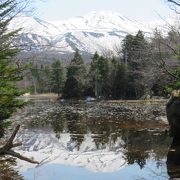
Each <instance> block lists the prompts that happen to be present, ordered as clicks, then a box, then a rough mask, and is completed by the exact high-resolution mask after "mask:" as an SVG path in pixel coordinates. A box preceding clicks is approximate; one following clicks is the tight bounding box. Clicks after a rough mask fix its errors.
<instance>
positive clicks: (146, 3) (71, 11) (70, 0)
mask: <svg viewBox="0 0 180 180" xmlns="http://www.w3.org/2000/svg"><path fill="white" fill-rule="evenodd" d="M165 2H166V0H34V3H33V7H34V8H35V9H36V10H35V12H34V16H37V17H39V18H41V19H43V20H61V19H66V18H71V17H75V16H81V15H84V14H86V13H89V12H91V11H100V10H110V11H115V12H118V13H120V14H122V15H125V16H127V17H129V18H131V19H133V20H137V21H151V20H152V21H153V20H155V19H158V18H160V17H159V16H158V14H160V15H161V16H162V17H163V18H166V17H169V16H170V14H171V13H172V11H171V10H170V9H169V7H168V4H167V3H165Z"/></svg>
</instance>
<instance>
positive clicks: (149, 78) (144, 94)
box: [29, 26, 180, 99]
mask: <svg viewBox="0 0 180 180" xmlns="http://www.w3.org/2000/svg"><path fill="white" fill-rule="evenodd" d="M179 41H180V36H179V32H178V26H177V27H175V26H173V27H172V26H170V27H169V30H168V32H166V34H162V33H161V32H160V31H158V30H157V29H156V30H154V34H153V36H152V37H146V35H145V33H144V32H142V31H141V30H139V31H138V32H137V33H136V34H135V35H132V34H128V35H127V36H126V37H125V38H124V39H123V41H122V47H115V50H116V52H117V53H118V55H114V54H112V53H111V54H108V52H104V53H103V55H100V54H99V53H98V52H95V53H94V55H92V58H91V61H90V62H87V60H86V59H83V57H82V56H81V54H80V52H79V51H78V49H76V52H75V53H74V55H73V58H72V59H71V60H70V63H69V64H67V65H64V63H62V61H61V60H56V59H55V60H54V62H53V63H52V64H51V65H43V64H40V63H37V62H36V64H35V63H34V64H33V63H32V64H31V68H30V71H29V76H30V77H31V76H32V77H33V78H32V77H31V78H29V79H33V84H32V86H31V92H32V93H50V92H51V93H52V92H53V93H57V94H58V95H61V97H62V98H65V99H70V98H75V99H84V98H85V97H86V96H91V97H95V98H103V99H150V98H152V97H156V98H157V97H168V95H169V94H170V93H171V92H172V90H174V89H179V88H180V81H179V78H180V69H179V52H180V51H179V46H178V44H179Z"/></svg>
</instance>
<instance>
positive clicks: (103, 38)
mask: <svg viewBox="0 0 180 180" xmlns="http://www.w3.org/2000/svg"><path fill="white" fill-rule="evenodd" d="M14 27H16V28H22V30H21V31H20V33H19V36H18V37H17V38H16V39H15V43H16V45H21V47H23V44H25V46H24V47H23V49H24V50H28V49H31V50H32V51H33V52H40V51H46V52H49V53H50V52H53V53H57V54H59V55H60V54H68V53H73V52H74V51H75V49H76V48H77V49H79V50H80V51H81V52H85V53H88V54H93V53H94V52H95V51H97V52H98V53H100V54H102V53H103V52H104V51H111V52H115V46H118V47H120V46H121V42H122V40H123V39H124V37H125V36H126V35H127V34H134V33H136V32H137V31H138V30H142V31H143V32H145V33H147V34H148V33H151V32H152V30H151V28H150V27H148V26H147V25H146V24H143V23H139V22H137V21H134V20H131V19H129V18H127V17H126V16H123V15H121V14H119V13H116V12H111V11H100V12H96V11H93V12H91V13H88V14H86V15H84V16H78V17H74V18H69V19H67V20H60V21H44V20H41V19H39V18H36V17H30V16H29V17H28V16H18V17H16V18H14V19H13V21H12V23H11V24H10V26H9V29H10V30H13V29H14ZM28 45H29V46H31V47H30V48H29V47H28Z"/></svg>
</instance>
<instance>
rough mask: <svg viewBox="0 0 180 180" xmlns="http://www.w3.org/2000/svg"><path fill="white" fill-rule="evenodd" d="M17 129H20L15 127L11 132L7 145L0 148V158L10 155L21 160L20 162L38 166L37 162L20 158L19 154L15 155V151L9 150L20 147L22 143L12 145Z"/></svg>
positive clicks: (18, 126) (23, 157)
mask: <svg viewBox="0 0 180 180" xmlns="http://www.w3.org/2000/svg"><path fill="white" fill-rule="evenodd" d="M19 128H20V125H17V126H16V128H15V130H14V131H13V133H12V135H11V137H10V138H9V140H8V141H7V143H6V144H5V145H4V146H3V147H1V148H0V156H1V155H11V156H13V157H16V158H18V159H21V160H24V161H27V162H30V163H33V164H39V162H38V161H34V160H33V159H30V158H28V157H25V156H22V155H21V154H20V153H17V152H15V151H13V150H11V149H12V148H15V147H18V146H21V145H22V143H20V142H19V143H14V144H13V141H14V138H15V137H16V134H17V133H18V131H19Z"/></svg>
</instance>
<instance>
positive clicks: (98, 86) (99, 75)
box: [89, 52, 111, 97]
mask: <svg viewBox="0 0 180 180" xmlns="http://www.w3.org/2000/svg"><path fill="white" fill-rule="evenodd" d="M89 75H90V83H91V87H92V88H93V93H94V96H95V97H99V96H103V97H106V96H108V95H109V94H110V90H111V88H110V79H109V78H110V67H109V62H108V59H107V58H104V57H103V56H99V55H98V53H97V52H96V53H95V54H94V56H93V58H92V62H91V66H90V71H89Z"/></svg>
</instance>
